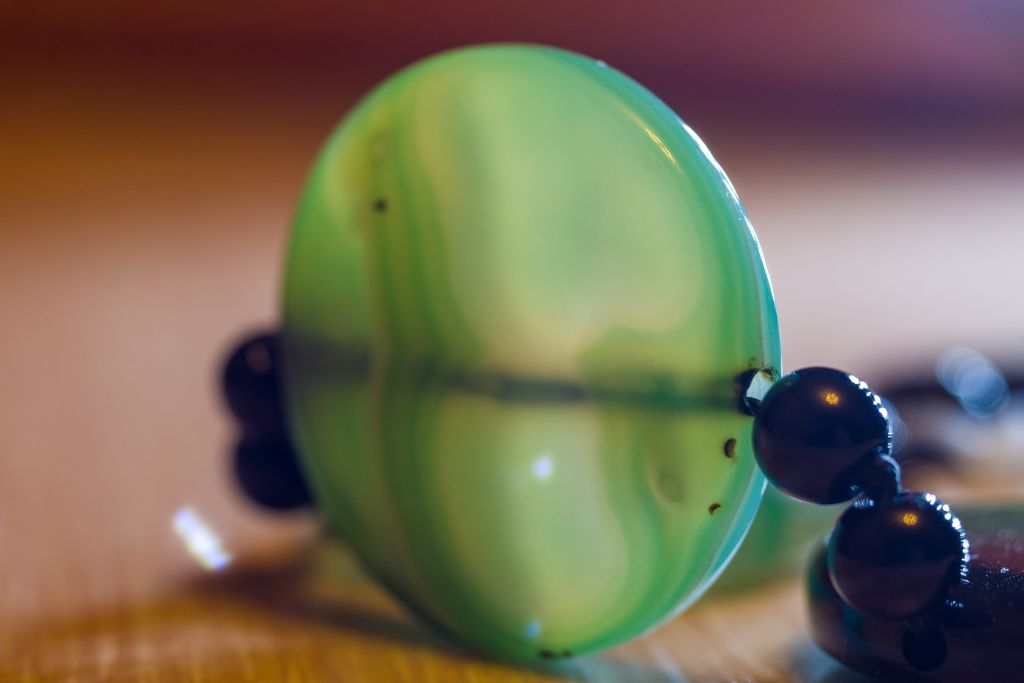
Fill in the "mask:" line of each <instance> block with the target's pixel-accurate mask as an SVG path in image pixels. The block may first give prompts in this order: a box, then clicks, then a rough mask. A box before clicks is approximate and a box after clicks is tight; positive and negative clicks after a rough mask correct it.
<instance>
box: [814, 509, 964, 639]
mask: <svg viewBox="0 0 1024 683" xmlns="http://www.w3.org/2000/svg"><path fill="white" fill-rule="evenodd" d="M969 556H970V552H969V546H968V543H967V538H966V536H965V534H964V530H963V529H962V528H961V526H960V520H959V519H957V517H956V516H955V515H954V514H953V513H952V512H951V511H950V509H949V506H948V505H945V504H944V503H942V501H940V500H939V499H938V498H936V497H935V496H934V495H932V494H930V493H904V494H901V495H899V496H896V497H895V498H894V499H892V500H890V501H886V502H876V501H872V500H861V501H857V502H856V503H855V504H853V505H851V506H850V507H849V508H847V510H846V511H845V512H844V513H843V514H842V515H841V516H840V517H839V521H838V522H836V528H835V529H834V530H833V531H832V536H831V541H830V543H829V549H828V569H829V576H830V577H831V579H832V585H833V586H835V588H836V590H837V591H838V592H839V594H840V595H842V596H843V599H844V600H846V602H848V603H849V604H850V605H852V606H853V607H854V608H855V609H857V610H858V611H860V612H863V613H864V614H870V615H871V616H876V617H880V618H883V619H904V618H907V617H910V616H913V615H915V614H918V613H920V612H922V611H924V610H925V609H926V608H927V607H929V606H930V605H932V604H933V603H935V602H936V601H941V600H943V599H944V598H945V596H946V593H947V591H948V589H949V586H950V585H951V584H953V583H956V582H958V581H960V580H961V579H962V578H963V576H964V575H966V565H967V560H968V557H969Z"/></svg>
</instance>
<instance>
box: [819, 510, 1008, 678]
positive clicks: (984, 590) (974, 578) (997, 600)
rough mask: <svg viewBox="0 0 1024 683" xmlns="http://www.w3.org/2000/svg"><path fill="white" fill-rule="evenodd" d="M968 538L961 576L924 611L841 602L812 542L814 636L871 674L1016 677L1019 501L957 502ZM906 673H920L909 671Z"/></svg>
mask: <svg viewBox="0 0 1024 683" xmlns="http://www.w3.org/2000/svg"><path fill="white" fill-rule="evenodd" d="M959 512H960V518H961V519H962V520H963V524H964V527H965V528H967V529H968V533H969V534H970V541H971V560H970V564H969V566H968V579H969V580H968V581H967V582H963V583H955V584H953V586H951V588H950V593H949V599H948V600H947V601H946V602H945V603H942V604H940V605H936V606H935V607H933V608H932V609H931V610H930V611H929V613H928V614H927V615H926V616H925V617H921V618H917V619H913V620H910V622H909V623H908V622H907V621H896V620H892V619H880V618H877V617H872V616H869V615H865V614H863V613H861V612H858V611H857V610H855V609H854V608H852V607H850V606H849V605H847V604H845V603H844V602H843V600H842V598H840V597H839V594H838V593H837V592H836V590H835V588H834V587H833V585H832V582H831V580H830V579H829V575H828V562H827V548H826V546H825V545H824V544H822V545H821V546H819V551H818V552H817V553H816V554H815V557H814V559H813V560H812V562H811V566H810V571H809V572H808V574H807V587H808V593H809V602H810V612H811V632H812V634H813V636H814V639H815V640H816V641H817V642H818V644H819V645H821V646H822V647H823V648H824V649H825V650H826V651H827V652H828V653H829V654H831V655H832V656H833V657H835V658H836V659H838V660H840V661H841V662H844V663H845V664H848V665H849V666H851V667H854V668H855V669H857V670H858V671H860V672H862V673H864V674H866V675H868V676H870V677H872V678H873V679H876V678H883V677H885V678H886V680H897V681H902V680H910V677H911V676H922V677H923V678H924V680H929V681H935V682H937V683H939V682H941V683H963V682H964V681H1016V680H1019V679H1020V669H1021V645H1020V644H1021V643H1022V642H1024V609H1021V605H1024V507H1019V506H1008V507H993V508H975V509H969V508H965V509H962V510H959ZM913 680H920V679H918V678H913Z"/></svg>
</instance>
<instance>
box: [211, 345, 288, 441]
mask: <svg viewBox="0 0 1024 683" xmlns="http://www.w3.org/2000/svg"><path fill="white" fill-rule="evenodd" d="M223 388H224V398H225V400H226V402H227V404H228V408H229V409H230V410H231V413H232V415H234V416H235V418H236V419H237V420H238V421H239V422H240V423H241V424H242V427H243V429H244V430H245V431H247V432H253V433H256V432H261V433H269V432H277V431H284V430H285V427H284V423H285V418H284V403H283V401H282V396H281V372H280V353H279V350H278V340H277V336H276V335H273V334H261V335H257V336H253V337H250V338H248V339H246V340H245V341H243V342H242V343H241V344H239V346H238V347H237V348H236V349H235V350H234V351H233V352H232V354H231V356H230V357H229V358H228V360H227V362H226V363H225V364H224V374H223Z"/></svg>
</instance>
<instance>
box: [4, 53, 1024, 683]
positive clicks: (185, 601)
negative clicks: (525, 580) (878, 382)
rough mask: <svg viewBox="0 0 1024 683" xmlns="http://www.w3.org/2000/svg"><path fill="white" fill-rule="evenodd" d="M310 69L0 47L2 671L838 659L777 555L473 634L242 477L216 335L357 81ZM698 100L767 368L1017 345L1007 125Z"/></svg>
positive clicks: (256, 297)
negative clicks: (775, 326) (772, 350)
mask: <svg viewBox="0 0 1024 683" xmlns="http://www.w3.org/2000/svg"><path fill="white" fill-rule="evenodd" d="M328 85H329V86H330V87H325V88H323V89H318V88H315V87H311V86H308V85H294V84H290V82H289V81H287V79H283V80H281V81H279V82H277V83H276V86H277V87H275V88H273V89H268V88H265V87H263V86H264V84H263V83H261V82H259V81H258V80H252V79H250V80H246V79H244V78H243V79H237V78H229V77H227V76H223V75H217V74H216V73H214V74H208V75H206V76H204V78H203V79H200V80H194V79H193V80H176V79H175V78H174V77H173V75H171V76H166V75H165V76H164V77H160V78H156V77H148V76H147V77H142V76H140V75H138V74H135V73H133V72H131V71H130V70H126V71H124V72H123V73H120V72H117V73H113V74H111V73H107V72H104V76H103V77H102V78H100V77H97V76H96V74H95V73H94V72H91V71H90V70H89V69H88V68H87V67H82V68H81V69H76V68H73V67H72V68H67V69H65V70H64V71H62V72H60V73H54V74H47V76H46V78H45V79H43V78H41V77H40V75H39V74H38V73H31V72H21V73H19V74H11V73H8V74H6V75H5V83H4V93H3V98H4V101H3V106H2V107H0V117H2V119H0V123H2V125H0V135H2V137H0V311H2V312H3V314H4V317H3V322H2V323H0V325H2V327H0V501H2V502H0V680H3V681H8V680H9V681H64V680H78V681H94V680H148V681H203V680H225V681H234V680H238V681H243V680H245V681H248V680H266V681H279V680H280V681H306V680H309V681H320V680H336V681H346V682H349V681H352V682H355V681H373V682H386V681H533V680H538V681H540V680H544V681H548V680H550V681H557V680H585V681H627V682H635V683H643V682H645V681H658V682H662V681H665V682H667V681H723V682H724V681H818V682H824V681H829V682H838V681H855V680H858V678H857V676H855V675H854V674H852V673H850V672H848V671H846V670H845V669H843V668H842V667H840V666H838V665H836V664H834V663H832V662H831V661H830V660H829V659H828V658H827V657H826V656H824V655H823V654H821V653H820V652H819V651H818V650H817V649H815V648H814V647H813V646H812V645H811V644H810V642H809V640H808V637H807V634H806V626H805V617H804V607H803V598H802V594H801V590H800V586H799V583H798V581H797V580H795V579H794V580H792V581H790V582H783V583H781V584H777V585H771V586H766V587H763V588H761V589H757V590H755V591H752V592H748V593H744V594H735V595H730V596H725V597H713V598H708V599H706V600H704V601H702V602H701V603H700V604H699V605H698V606H697V607H696V608H694V609H693V610H691V611H690V612H688V613H686V614H684V615H682V616H681V617H679V618H677V619H676V620H674V621H673V622H672V623H670V624H668V625H667V626H665V627H664V628H662V629H661V630H659V631H658V632H656V633H654V634H652V635H649V636H647V637H644V638H641V639H638V640H636V641H635V642H633V643H630V644H627V645H625V646H622V647H619V648H616V649H614V650H612V651H610V652H607V653H603V654H600V655H592V656H588V657H583V658H581V659H578V660H573V661H569V662H564V663H559V664H553V665H550V666H546V667H538V668H516V667H510V666H508V665H503V664H499V663H495V662H492V661H488V660H485V659H481V658H477V657H475V656H473V655H470V654H466V653H463V652H460V651H458V650H456V649H454V648H452V647H451V646H450V645H448V644H447V643H445V642H443V641H440V640H438V639H436V638H435V637H433V636H432V635H431V634H430V633H428V632H427V631H426V630H424V629H423V628H422V627H420V626H419V625H417V624H416V623H415V622H414V621H412V620H411V619H410V618H409V617H408V616H407V615H406V614H405V613H404V612H402V610H401V609H399V608H398V606H397V605H396V604H395V603H394V602H393V601H392V600H391V599H390V598H389V597H388V596H387V595H386V594H385V593H384V592H383V591H382V590H381V589H379V588H378V587H376V586H374V585H373V584H372V583H371V582H370V581H368V580H367V579H366V578H364V577H363V576H362V575H361V574H360V573H359V571H358V569H357V568H356V567H355V564H354V562H353V560H352V558H351V557H350V556H349V555H348V553H347V551H346V550H345V549H344V547H343V546H341V545H339V544H335V543H333V542H329V541H325V540H323V539H321V538H320V536H319V534H318V531H317V525H316V522H315V520H314V519H312V518H311V517H308V516H305V515H301V514H299V515H294V516H290V517H284V518H279V517H274V516H270V515H265V514H263V513H260V512H258V511H256V510H254V509H252V508H251V507H249V506H247V505H246V504H245V503H244V501H242V500H241V498H240V497H239V496H238V495H237V493H236V492H235V490H234V489H233V487H232V484H231V481H230V478H229V477H228V474H227V467H226V456H225V453H226V450H227V448H228V447H229V444H230V443H231V441H232V438H233V435H232V434H231V428H230V425H229V423H228V421H227V420H226V419H225V418H224V416H223V414H222V411H221V406H220V404H219V399H218V396H217V393H216V382H215V376H216V371H217V367H218V364H219V362H220V359H221V358H222V355H223V354H224V352H225V351H226V349H227V348H228V346H229V344H230V342H231V341H232V340H233V339H234V338H236V336H237V335H238V334H240V333H243V332H245V331H246V330H248V329H251V328H253V327H257V326H264V325H272V324H273V322H274V319H275V308H276V307H275V302H276V288H277V284H278V281H279V263H280V260H281V256H280V254H281V250H282V244H283V242H284V240H285V236H286V226H287V224H288V221H289V215H290V213H291V211H292V207H293V205H294V201H295V197H296V194H297V192H298V190H299V188H300V186H301V183H302V180H303V177H304V174H305V170H306V167H307V164H308V163H309V161H310V159H311V156H312V155H313V153H314V152H315V150H316V148H317V146H318V145H319V142H320V140H321V139H322V138H323V137H324V135H325V134H326V132H327V131H328V129H329V126H330V125H331V123H332V121H333V120H334V119H336V118H337V117H338V116H339V115H340V114H341V113H342V111H343V110H344V108H345V107H346V106H347V105H348V103H350V102H351V101H352V99H353V98H354V97H355V96H356V95H357V93H358V92H359V90H361V88H362V87H363V85H364V80H360V79H358V78H354V79H352V80H351V81H347V80H345V78H338V79H335V80H334V81H331V83H330V84H328ZM673 103H674V104H677V106H678V105H679V102H677V101H674V102H673ZM682 113H683V115H684V116H688V114H687V111H685V110H684V111H683V112H682ZM698 118H701V119H702V121H703V124H704V125H701V124H702V121H694V123H695V124H696V126H697V128H698V130H701V131H702V132H704V133H705V136H706V138H707V142H708V143H709V145H710V146H711V148H712V149H714V150H716V151H717V153H718V155H719V157H720V160H721V161H722V163H723V165H724V166H725V168H726V170H727V171H728V172H729V173H730V175H731V176H732V177H733V180H734V182H735V184H736V186H737V188H738V190H739V192H740V195H741V196H742V197H744V198H745V202H746V205H747V208H748V211H749V213H750V215H751V216H752V219H753V221H754V223H755V225H756V226H757V227H758V230H759V234H760V237H761V240H762V244H763V247H764V250H765V254H766V257H767V260H768V264H769V268H770V270H771V272H772V274H773V279H774V283H775V287H776V295H777V298H778V300H779V308H780V314H781V321H782V325H783V331H784V340H785V346H786V360H787V365H788V366H789V367H796V366H798V365H805V364H809V363H827V364H832V365H839V366H846V367H848V368H850V369H851V370H856V371H859V372H860V373H862V374H864V375H865V376H866V377H867V378H868V379H869V380H870V379H873V378H875V377H880V376H885V374H886V372H887V371H888V370H890V369H892V368H901V367H905V366H908V365H914V366H920V365H923V364H925V363H927V362H928V361H929V359H930V358H932V356H933V354H934V353H935V352H937V351H939V350H941V349H942V348H944V347H945V346H947V345H949V344H968V345H978V346H981V347H983V348H986V349H987V350H990V351H993V352H995V353H997V354H999V353H1002V354H1013V353H1018V354H1019V352H1021V351H1022V350H1024V348H1022V345H1024V323H1022V322H1021V318H1020V315H1019V301H1017V299H1018V298H1019V296H1018V294H1019V293H1020V292H1021V291H1024V268H1022V267H1021V254H1022V251H1024V226H1022V224H1021V218H1020V216H1021V215H1022V214H1024V192H1021V190H1020V188H1021V187H1022V182H1024V154H1022V153H1021V152H1022V151H1024V145H1022V144H1021V138H1020V137H1019V136H1018V137H1012V136H1007V135H1003V134H995V135H975V133H976V132H977V131H967V132H964V131H959V132H958V131H956V130H953V131H946V132H943V133H941V134H932V137H928V138H926V139H924V140H923V141H920V140H918V141H909V142H908V140H907V139H905V138H904V137H903V136H901V135H899V134H896V135H894V134H888V135H887V134H883V133H880V134H878V135H877V136H876V135H874V134H865V135H862V136H861V137H858V138H856V139H849V138H848V136H846V135H829V133H828V130H827V127H826V128H824V129H823V130H819V131H817V132H815V133H813V134H812V135H810V136H809V137H807V136H805V135H803V134H802V133H801V131H799V130H792V129H790V130H776V129H774V128H773V129H771V130H760V129H758V127H757V126H756V125H747V126H746V127H742V126H741V127H731V124H730V125H725V124H722V125H720V126H719V125H716V124H715V120H716V119H715V118H714V116H713V115H711V114H708V113H706V112H700V113H699V114H698ZM1018 133H1019V131H1018ZM1012 311H1016V313H1014V312H1012ZM960 488H961V489H963V490H962V491H960V493H961V494H964V495H969V494H970V493H971V491H972V489H971V487H970V486H961V487H960ZM186 509H187V511H188V512H187V514H189V515H191V518H192V519H196V520H202V522H203V523H204V524H205V525H207V527H208V528H209V529H210V530H211V532H212V533H214V534H216V535H217V537H218V538H219V541H220V543H221V544H222V547H223V550H224V552H225V553H227V554H229V555H230V557H231V562H230V564H229V565H228V566H227V568H226V569H225V570H224V571H223V572H219V573H216V572H208V571H205V570H203V569H202V568H201V567H200V566H199V565H198V564H197V563H196V561H195V560H194V558H193V557H192V555H190V554H189V552H187V549H186V547H185V545H184V544H183V543H182V538H181V536H180V535H179V534H178V533H176V531H175V527H174V519H175V518H176V517H175V516H176V515H181V514H182V510H186ZM178 519H180V517H178Z"/></svg>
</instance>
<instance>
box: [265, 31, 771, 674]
mask: <svg viewBox="0 0 1024 683" xmlns="http://www.w3.org/2000/svg"><path fill="white" fill-rule="evenodd" d="M283 318H284V328H283V342H284V351H285V384H286V393H287V396H288V403H289V405H288V409H289V417H290V423H291V428H292V431H293V433H294V436H295V439H296V442H297V447H298V449H299V451H300V455H301V457H302V458H303V460H304V463H305V467H306V468H307V474H308V475H309V479H310V483H311V487H312V489H313V492H314V495H315V496H316V498H317V500H318V505H319V506H320V508H321V509H322V511H323V513H324V515H325V517H326V519H327V520H328V522H329V524H330V525H331V526H332V528H334V529H335V530H337V531H338V532H340V533H341V534H342V535H344V536H345V538H347V539H348V541H349V542H350V543H351V544H352V545H353V547H354V548H355V549H356V551H357V552H358V554H359V555H360V557H361V559H362V561H363V562H364V563H365V564H366V565H367V567H368V568H369V569H370V570H371V571H372V572H373V573H374V574H376V576H377V577H379V578H380V579H381V581H382V582H383V583H385V584H386V585H387V586H388V587H389V588H390V589H392V590H393V592H394V593H395V594H396V595H397V596H399V597H400V598H401V599H402V600H403V601H404V602H405V603H406V604H407V605H408V606H409V607H410V608H411V609H412V610H413V611H414V612H416V613H417V614H418V615H420V616H421V617H422V618H423V619H425V620H427V621H428V622H430V623H432V624H433V625H435V626H436V627H437V628H438V629H440V630H442V631H445V632H448V633H450V634H453V635H454V636H455V637H456V638H457V639H459V640H461V641H463V642H467V643H469V644H471V645H472V646H475V647H477V648H480V649H483V650H486V651H488V652H491V653H495V654H498V655H501V656H507V657H514V658H526V659H551V658H561V657H565V656H570V655H573V654H579V653H583V652H587V651H591V650H596V649H600V648H604V647H608V646H611V645H614V644H616V643H620V642H623V641H625V640H627V639H629V638H631V637H633V636H636V635H638V634H640V633H642V632H644V631H645V630H647V629H649V628H651V627H653V626H654V625H656V624H658V623H659V622H660V621H662V620H664V619H666V618H668V617H669V616H671V615H672V614H674V613H676V612H677V611H679V610H681V609H683V608H684V607H686V606H687V605H689V604H691V603H692V602H693V601H694V600H695V599H696V598H697V597H698V596H699V595H700V594H701V593H702V592H703V591H704V590H705V589H706V588H707V587H708V585H709V584H710V583H711V582H712V581H713V580H714V578H715V577H716V575H717V574H718V573H719V572H720V571H721V569H722V568H723V567H724V565H725V563H726V562H727V561H728V559H729V557H730V556H731V554H732V553H733V551H734V550H735V548H736V546H737V544H738V543H739V540H740V539H741V538H742V536H743V534H744V532H745V531H746V530H747V527H748V526H749V524H750V521H751V519H752V517H753V514H754V511H755V509H756V507H757V503H758V500H759V498H760V495H761V491H762V488H763V478H762V477H761V475H760V474H759V472H758V470H757V468H756V466H755V462H754V458H753V453H752V451H751V444H750V433H751V418H750V416H749V414H748V413H747V412H745V411H744V410H743V409H742V401H741V400H740V399H741V395H742V393H743V392H744V391H745V388H746V387H745V383H746V380H744V379H742V378H749V376H750V373H748V372H746V371H747V370H748V369H750V368H771V369H773V370H775V371H777V370H778V369H779V363H780V358H779V340H778V328H777V321H776V315H775V310H774V304H773V301H772V294H771V289H770V286H769V283H768V278H767V275H766V273H765V270H764V266H763V263H762V259H761V254H760V250H759V248H758V245H757V242H756V239H755V237H754V234H753V232H752V230H751V228H750V225H749V223H748V221H747V219H746V216H745V214H744V212H743V209H742V207H741V206H740V203H739V200H738V199H737V197H736V194H735V191H734V190H733V188H732V186H731V185H730V183H729V181H728V180H727V179H726V177H725V175H724V174H723V172H722V170H721V168H720V167H719V166H718V165H717V164H716V163H715V161H714V159H713V158H712V157H711V156H710V154H709V153H708V150H707V149H706V147H705V146H704V145H703V143H701V141H700V140H699V139H698V138H697V137H696V135H695V134H694V133H693V131H691V130H690V129H689V128H688V127H686V125H685V124H683V123H682V122H681V121H680V120H679V118H678V117H677V116H676V115H675V114H674V113H673V112H672V111H671V110H669V109H668V108H667V107H666V106H665V105H664V104H663V103H662V102H660V101H659V100H658V99H657V98H655V97H654V96H653V95H651V94H650V93H649V92H647V91H646V90H644V89H643V88H642V87H641V86H639V85H637V84H636V83H635V82H633V81H632V80H630V79H629V78H627V77H625V76H623V75H622V74H620V73H619V72H617V71H615V70H613V69H611V68H608V67H607V66H605V65H604V64H602V63H600V62H595V61H593V60H591V59H587V58H585V57H581V56H578V55H574V54H569V53H566V52H562V51H558V50H554V49H548V48H538V47H527V46H493V47H481V48H472V49H465V50H459V51H455V52H450V53H446V54H442V55H440V56H437V57H434V58H431V59H428V60H426V61H424V62H421V63H418V64H416V65H414V66H412V67H410V68H408V69H406V70H405V71H403V72H401V73H399V74H398V75H396V76H394V77H393V78H391V79H390V80H388V81H386V82H385V83H384V84H383V85H381V86H380V87H378V88H377V89H376V90H375V91H374V92H373V93H371V94H370V95H369V96H368V97H367V98H366V99H364V100H363V101H362V102H361V103H360V104H359V105H358V106H357V107H356V108H355V109H354V110H353V111H352V112H351V113H350V114H349V116H348V117H347V118H346V119H345V120H344V121H343V122H342V124H341V125H340V126H339V128H338V129H337V130H336V131H335V133H334V134H333V135H332V136H331V138H330V139H329V141H328V142H327V144H326V146H325V147H324V149H323V151H322V152H321V154H320V156H319V159H318V160H317V162H316V164H315V167H314V169H313V172H312V176H311V178H310V180H309V182H308V185H307V187H306V190H305V193H304V196H303V198H302V202H301V206H300V209H299V212H298V216H297V219H296V222H295V228H294V232H293V235H292V238H291V249H290V253H289V256H288V264H287V273H286V279H285V291H284V315H283ZM737 377H740V378H741V380H740V381H737Z"/></svg>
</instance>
